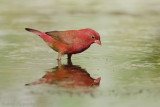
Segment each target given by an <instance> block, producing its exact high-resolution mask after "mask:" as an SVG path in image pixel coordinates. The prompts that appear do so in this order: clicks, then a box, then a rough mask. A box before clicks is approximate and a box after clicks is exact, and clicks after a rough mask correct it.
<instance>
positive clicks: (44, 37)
mask: <svg viewBox="0 0 160 107" xmlns="http://www.w3.org/2000/svg"><path fill="white" fill-rule="evenodd" d="M25 30H27V31H29V32H32V33H34V34H37V35H39V36H40V37H41V38H42V39H43V40H44V41H45V42H47V43H52V40H53V38H52V37H51V36H49V35H47V34H46V33H44V32H41V31H38V30H34V29H31V28H25Z"/></svg>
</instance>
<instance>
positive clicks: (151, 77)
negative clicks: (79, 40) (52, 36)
mask: <svg viewBox="0 0 160 107" xmlns="http://www.w3.org/2000/svg"><path fill="white" fill-rule="evenodd" d="M159 10H160V2H159V1H158V0H147V1H144V0H134V1H132V0H120V1H117V0H106V1H105V0H99V1H97V0H92V1H91V0H88V1H73V0H68V1H65V0H54V1H52V0H46V1H42V0H40V1H38V0H33V1H21V0H17V1H9V0H0V84H1V85H0V106H2V107H44V106H45V107H51V106H52V107H75V106H76V107H91V106H92V107H97V106H104V107H106V106H109V107H135V106H137V107H151V106H153V107H159V105H160V103H159V98H160V94H159V93H160V84H159V83H160V73H159V71H160V57H159V56H160V37H159V36H160V19H159V17H160V12H159ZM25 27H30V28H35V29H39V30H42V31H51V30H68V29H82V28H92V29H95V30H96V31H97V32H99V33H100V35H101V41H102V46H98V45H96V44H93V45H92V46H91V47H90V48H89V49H88V50H87V51H85V52H83V53H81V54H77V55H74V56H73V59H72V61H73V64H75V65H79V66H81V67H82V68H84V69H86V70H87V72H88V73H89V74H90V75H91V77H93V78H97V77H101V78H102V80H101V84H100V86H99V87H98V88H96V89H94V90H93V91H92V92H91V93H88V94H85V93H83V92H78V93H77V92H76V90H68V89H63V88H60V87H58V86H56V85H37V86H30V87H26V86H25V84H26V83H30V82H33V81H35V80H38V79H39V78H41V77H42V76H43V75H45V71H47V70H48V69H50V68H53V67H55V66H57V61H56V58H57V53H56V52H53V51H52V50H51V49H50V48H49V47H47V46H46V44H45V43H44V42H43V41H42V40H41V39H40V38H39V37H38V36H36V35H34V34H31V33H29V32H26V31H25V30H24V28H25ZM66 62H67V61H66V57H65V56H64V57H63V59H62V63H63V64H66Z"/></svg>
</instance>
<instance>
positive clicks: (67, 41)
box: [26, 28, 101, 60]
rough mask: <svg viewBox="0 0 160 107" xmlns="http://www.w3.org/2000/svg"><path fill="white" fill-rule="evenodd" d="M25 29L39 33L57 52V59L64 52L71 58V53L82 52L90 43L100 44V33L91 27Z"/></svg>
mask: <svg viewBox="0 0 160 107" xmlns="http://www.w3.org/2000/svg"><path fill="white" fill-rule="evenodd" d="M26 30H27V31H29V32H33V33H35V34H37V35H39V36H40V37H41V38H42V39H43V40H44V41H45V42H46V43H47V44H48V46H49V47H51V48H52V49H53V50H55V51H56V52H58V60H60V59H61V56H62V55H64V54H67V55H68V59H71V56H72V54H76V53H80V52H83V51H84V50H86V49H88V48H89V47H90V45H91V44H92V43H97V44H99V45H101V41H100V35H99V34H98V33H97V32H96V31H94V30H93V29H89V28H87V29H80V30H68V31H50V32H45V33H44V32H41V31H37V30H34V29H30V28H26Z"/></svg>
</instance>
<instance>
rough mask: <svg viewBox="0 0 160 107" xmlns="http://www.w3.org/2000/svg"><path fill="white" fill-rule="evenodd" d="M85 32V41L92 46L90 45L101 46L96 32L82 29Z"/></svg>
mask: <svg viewBox="0 0 160 107" xmlns="http://www.w3.org/2000/svg"><path fill="white" fill-rule="evenodd" d="M82 30H83V31H84V32H85V37H86V38H87V41H88V42H89V43H90V44H92V43H97V44H99V45H101V41H100V35H99V33H98V32H96V31H95V30H93V29H90V28H87V29H82Z"/></svg>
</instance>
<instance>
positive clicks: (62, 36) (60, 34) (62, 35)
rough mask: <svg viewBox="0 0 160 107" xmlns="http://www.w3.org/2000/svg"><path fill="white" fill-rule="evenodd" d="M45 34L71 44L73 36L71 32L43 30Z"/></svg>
mask: <svg viewBox="0 0 160 107" xmlns="http://www.w3.org/2000/svg"><path fill="white" fill-rule="evenodd" d="M45 33H46V34H47V35H49V36H51V37H52V38H54V39H55V40H58V41H60V42H62V43H64V44H67V45H72V43H73V39H74V37H73V36H72V34H70V33H68V32H65V31H50V32H45Z"/></svg>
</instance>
